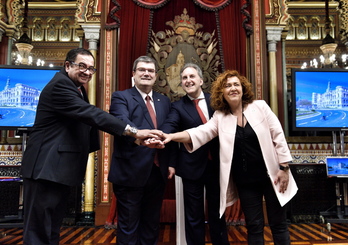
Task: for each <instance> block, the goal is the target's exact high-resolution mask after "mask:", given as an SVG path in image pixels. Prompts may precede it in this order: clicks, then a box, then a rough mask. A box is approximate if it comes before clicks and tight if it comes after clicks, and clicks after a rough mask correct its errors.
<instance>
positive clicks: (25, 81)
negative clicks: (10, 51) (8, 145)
mask: <svg viewBox="0 0 348 245" xmlns="http://www.w3.org/2000/svg"><path fill="white" fill-rule="evenodd" d="M60 69H61V67H43V66H11V65H0V130H2V129H12V130H17V129H26V128H28V130H30V128H31V127H32V126H33V125H34V121H35V116H36V108H37V104H38V101H39V97H40V94H41V91H42V89H43V88H44V87H45V86H46V84H47V83H48V82H49V81H50V80H51V78H52V77H53V76H54V75H55V74H56V73H57V72H58V71H59V70H60Z"/></svg>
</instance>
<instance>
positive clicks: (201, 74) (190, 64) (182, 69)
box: [180, 63, 203, 80]
mask: <svg viewBox="0 0 348 245" xmlns="http://www.w3.org/2000/svg"><path fill="white" fill-rule="evenodd" d="M189 67H191V68H193V69H195V70H196V71H197V73H198V76H199V77H200V78H201V79H202V80H203V72H202V69H201V68H200V67H199V66H198V65H197V64H195V63H186V64H185V65H184V66H183V67H182V68H181V71H180V80H182V72H183V71H184V70H185V69H186V68H189Z"/></svg>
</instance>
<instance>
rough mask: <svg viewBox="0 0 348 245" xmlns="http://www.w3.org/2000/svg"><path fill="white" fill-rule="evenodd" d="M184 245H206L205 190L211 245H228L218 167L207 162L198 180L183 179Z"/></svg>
mask: <svg viewBox="0 0 348 245" xmlns="http://www.w3.org/2000/svg"><path fill="white" fill-rule="evenodd" d="M182 182H183V192H184V211H185V237H186V243H187V245H204V244H205V212H204V206H205V205H204V204H205V199H204V189H205V191H206V201H207V202H206V204H207V210H208V224H209V232H210V237H211V241H212V244H213V245H229V244H230V243H229V241H228V236H227V227H226V221H225V217H224V215H223V216H222V218H220V215H219V208H220V183H219V166H217V165H214V163H212V162H210V164H208V165H207V167H206V169H205V171H204V174H203V175H202V176H201V177H200V178H199V179H197V180H190V179H185V178H183V179H182Z"/></svg>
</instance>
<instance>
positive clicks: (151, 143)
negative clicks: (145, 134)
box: [141, 133, 170, 149]
mask: <svg viewBox="0 0 348 245" xmlns="http://www.w3.org/2000/svg"><path fill="white" fill-rule="evenodd" d="M169 141H170V137H169V134H165V133H163V134H162V135H161V136H156V137H149V138H146V139H144V140H142V141H141V145H144V146H147V147H149V148H157V149H163V148H165V144H167V143H168V142H169Z"/></svg>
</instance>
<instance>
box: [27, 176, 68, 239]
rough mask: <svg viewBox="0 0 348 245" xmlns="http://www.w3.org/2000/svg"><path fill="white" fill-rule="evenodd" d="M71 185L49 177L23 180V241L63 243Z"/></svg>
mask: <svg viewBox="0 0 348 245" xmlns="http://www.w3.org/2000/svg"><path fill="white" fill-rule="evenodd" d="M69 193H70V186H67V185H62V184H59V183H54V182H51V181H46V180H33V179H23V205H24V206H23V212H24V227H23V243H24V244H25V245H59V234H60V227H61V225H62V222H63V218H64V216H65V213H66V206H67V202H68V197H69Z"/></svg>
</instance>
